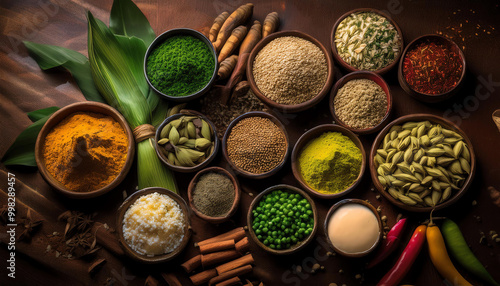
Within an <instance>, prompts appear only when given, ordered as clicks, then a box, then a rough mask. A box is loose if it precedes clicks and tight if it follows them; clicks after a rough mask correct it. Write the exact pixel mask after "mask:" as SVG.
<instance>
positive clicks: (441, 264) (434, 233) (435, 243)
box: [426, 214, 472, 286]
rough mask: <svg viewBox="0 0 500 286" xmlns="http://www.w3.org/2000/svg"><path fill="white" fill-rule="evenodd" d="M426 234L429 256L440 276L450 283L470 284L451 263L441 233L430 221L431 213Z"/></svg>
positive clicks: (461, 285) (462, 285)
mask: <svg viewBox="0 0 500 286" xmlns="http://www.w3.org/2000/svg"><path fill="white" fill-rule="evenodd" d="M426 236H427V245H428V246H429V256H430V257H431V260H432V264H434V266H435V267H436V269H437V270H438V272H439V273H440V274H441V276H443V277H444V278H445V279H446V280H448V281H449V282H450V283H451V284H452V285H460V286H464V285H467V286H469V285H470V286H472V284H470V283H469V282H468V281H467V280H465V278H464V277H462V275H460V273H458V270H457V269H456V268H455V266H453V263H452V262H451V259H450V257H449V256H448V252H447V251H446V245H445V244H444V239H443V235H442V234H441V231H440V230H439V227H437V226H436V225H435V224H434V223H433V222H432V214H431V222H430V223H429V225H428V226H427V232H426Z"/></svg>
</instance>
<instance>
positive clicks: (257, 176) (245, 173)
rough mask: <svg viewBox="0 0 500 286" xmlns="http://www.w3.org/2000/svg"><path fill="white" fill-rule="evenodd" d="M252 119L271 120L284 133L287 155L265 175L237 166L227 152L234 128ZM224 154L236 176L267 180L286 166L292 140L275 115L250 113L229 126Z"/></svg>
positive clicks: (241, 116) (260, 112)
mask: <svg viewBox="0 0 500 286" xmlns="http://www.w3.org/2000/svg"><path fill="white" fill-rule="evenodd" d="M252 117H261V118H267V119H269V120H271V122H273V123H274V124H276V126H278V128H279V129H280V130H281V132H283V134H284V136H285V141H286V151H285V155H284V156H283V159H282V160H281V162H280V163H279V164H278V165H276V166H275V167H274V168H273V169H271V170H268V171H266V172H263V173H252V172H250V171H247V170H244V169H243V168H242V167H240V166H238V165H237V164H235V162H234V161H233V160H232V159H231V157H230V155H229V153H228V150H227V140H228V138H229V136H230V134H231V131H232V129H233V127H235V126H236V124H238V123H239V122H240V121H241V120H243V119H246V118H252ZM222 153H223V155H224V158H225V159H226V161H227V162H228V164H229V165H230V166H231V168H232V169H233V170H234V172H235V173H236V174H238V175H240V176H243V177H247V178H251V179H264V178H267V177H270V176H272V175H274V174H276V173H277V172H278V171H279V170H280V169H281V168H283V166H284V165H285V162H286V159H287V157H288V154H289V153H290V139H289V137H288V133H287V132H286V129H285V126H284V125H283V123H281V121H280V120H279V119H278V118H276V117H275V116H274V115H271V114H269V113H267V112H263V111H250V112H247V113H245V114H242V115H240V116H238V117H237V118H236V119H234V120H233V121H232V122H231V123H230V124H229V126H228V127H227V130H226V133H225V134H224V138H223V139H222Z"/></svg>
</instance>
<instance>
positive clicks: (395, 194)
mask: <svg viewBox="0 0 500 286" xmlns="http://www.w3.org/2000/svg"><path fill="white" fill-rule="evenodd" d="M388 192H389V194H390V195H391V196H392V197H393V198H395V199H396V200H398V199H399V192H398V191H396V189H394V188H389V189H388Z"/></svg>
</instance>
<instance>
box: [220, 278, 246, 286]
mask: <svg viewBox="0 0 500 286" xmlns="http://www.w3.org/2000/svg"><path fill="white" fill-rule="evenodd" d="M240 282H241V280H240V278H238V277H233V278H231V279H228V280H226V281H222V282H220V283H217V284H215V286H231V285H236V284H238V283H240Z"/></svg>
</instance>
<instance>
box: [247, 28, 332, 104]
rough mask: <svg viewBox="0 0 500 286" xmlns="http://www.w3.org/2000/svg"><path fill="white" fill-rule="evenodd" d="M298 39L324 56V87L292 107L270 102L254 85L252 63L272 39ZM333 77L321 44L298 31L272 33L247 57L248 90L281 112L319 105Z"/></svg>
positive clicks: (327, 53)
mask: <svg viewBox="0 0 500 286" xmlns="http://www.w3.org/2000/svg"><path fill="white" fill-rule="evenodd" d="M289 36H293V37H299V38H302V39H305V40H308V41H309V42H311V43H313V44H315V45H316V46H318V48H320V49H321V51H323V54H324V55H325V58H326V64H327V66H328V77H327V79H326V82H325V85H324V86H323V89H322V90H321V91H320V92H319V93H318V94H317V95H316V96H314V97H313V98H311V99H310V100H308V101H305V102H302V103H300V104H294V105H287V104H281V103H277V102H275V101H272V100H271V99H269V98H268V97H267V96H265V95H264V94H263V93H262V92H261V91H260V90H259V88H258V87H257V84H256V83H255V79H254V77H253V63H254V61H255V57H256V56H257V54H258V53H259V52H260V51H261V50H262V48H264V47H265V46H266V45H267V44H269V42H271V41H272V40H274V39H277V38H280V37H289ZM334 77H335V72H334V70H333V60H332V57H331V55H330V52H329V51H328V50H327V49H326V48H325V47H324V46H323V44H321V42H320V41H318V40H316V39H315V38H313V37H311V36H309V35H308V34H305V33H302V32H299V31H282V32H276V33H273V34H271V35H269V36H267V37H265V38H264V39H262V40H261V41H260V42H259V43H257V45H256V46H255V47H254V48H253V50H252V52H251V53H250V56H249V57H248V64H247V78H248V83H249V84H250V88H251V89H252V91H253V93H254V94H255V95H256V96H257V98H259V99H260V100H261V101H262V102H263V103H264V104H266V105H268V106H270V107H272V108H275V109H277V110H279V111H282V112H285V113H286V112H288V113H290V112H292V113H293V112H299V111H304V110H306V109H309V108H311V107H313V106H314V105H316V104H317V103H319V102H320V101H321V99H323V97H325V95H326V94H327V93H328V91H329V90H330V88H331V87H332V84H333V80H334Z"/></svg>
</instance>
